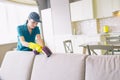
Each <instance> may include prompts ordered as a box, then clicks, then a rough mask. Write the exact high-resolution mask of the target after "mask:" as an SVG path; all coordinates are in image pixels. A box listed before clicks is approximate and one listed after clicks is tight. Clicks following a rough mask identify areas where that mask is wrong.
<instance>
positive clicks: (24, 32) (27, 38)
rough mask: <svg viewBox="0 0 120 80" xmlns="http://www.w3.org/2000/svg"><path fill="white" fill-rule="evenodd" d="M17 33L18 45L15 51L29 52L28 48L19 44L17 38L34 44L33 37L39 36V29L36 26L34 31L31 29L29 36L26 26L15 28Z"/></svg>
mask: <svg viewBox="0 0 120 80" xmlns="http://www.w3.org/2000/svg"><path fill="white" fill-rule="evenodd" d="M17 32H18V43H17V50H20V51H31V49H30V48H28V47H25V46H23V45H22V44H21V42H20V39H19V37H20V36H24V39H25V41H26V42H35V37H36V35H37V34H40V30H39V27H38V26H36V27H35V28H34V29H32V32H31V34H30V33H29V31H28V28H27V24H24V25H20V26H18V27H17Z"/></svg>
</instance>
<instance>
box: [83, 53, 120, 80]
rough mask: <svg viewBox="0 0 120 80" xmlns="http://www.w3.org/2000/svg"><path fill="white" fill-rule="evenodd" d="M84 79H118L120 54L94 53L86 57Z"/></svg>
mask: <svg viewBox="0 0 120 80" xmlns="http://www.w3.org/2000/svg"><path fill="white" fill-rule="evenodd" d="M85 78H86V80H120V55H99V56H98V55H96V56H89V57H87V59H86V76H85Z"/></svg>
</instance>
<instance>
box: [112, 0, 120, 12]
mask: <svg viewBox="0 0 120 80" xmlns="http://www.w3.org/2000/svg"><path fill="white" fill-rule="evenodd" d="M112 3H113V11H118V10H119V11H120V0H112Z"/></svg>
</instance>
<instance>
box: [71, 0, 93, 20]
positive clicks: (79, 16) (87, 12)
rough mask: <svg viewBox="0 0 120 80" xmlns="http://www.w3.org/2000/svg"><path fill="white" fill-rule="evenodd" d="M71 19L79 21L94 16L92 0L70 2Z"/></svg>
mask: <svg viewBox="0 0 120 80" xmlns="http://www.w3.org/2000/svg"><path fill="white" fill-rule="evenodd" d="M70 10H71V20H72V21H79V20H86V19H92V18H93V4H92V0H81V1H77V2H73V3H71V4H70Z"/></svg>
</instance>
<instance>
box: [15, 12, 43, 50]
mask: <svg viewBox="0 0 120 80" xmlns="http://www.w3.org/2000/svg"><path fill="white" fill-rule="evenodd" d="M38 22H41V21H40V16H39V15H38V13H36V12H31V13H30V14H29V16H28V20H27V21H26V23H25V24H23V25H19V26H18V27H17V32H18V44H17V50H20V51H32V50H33V49H36V47H37V49H39V48H42V47H43V46H44V44H43V40H42V39H41V36H40V30H39V27H38V26H37V24H38ZM39 51H41V50H40V49H39Z"/></svg>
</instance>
